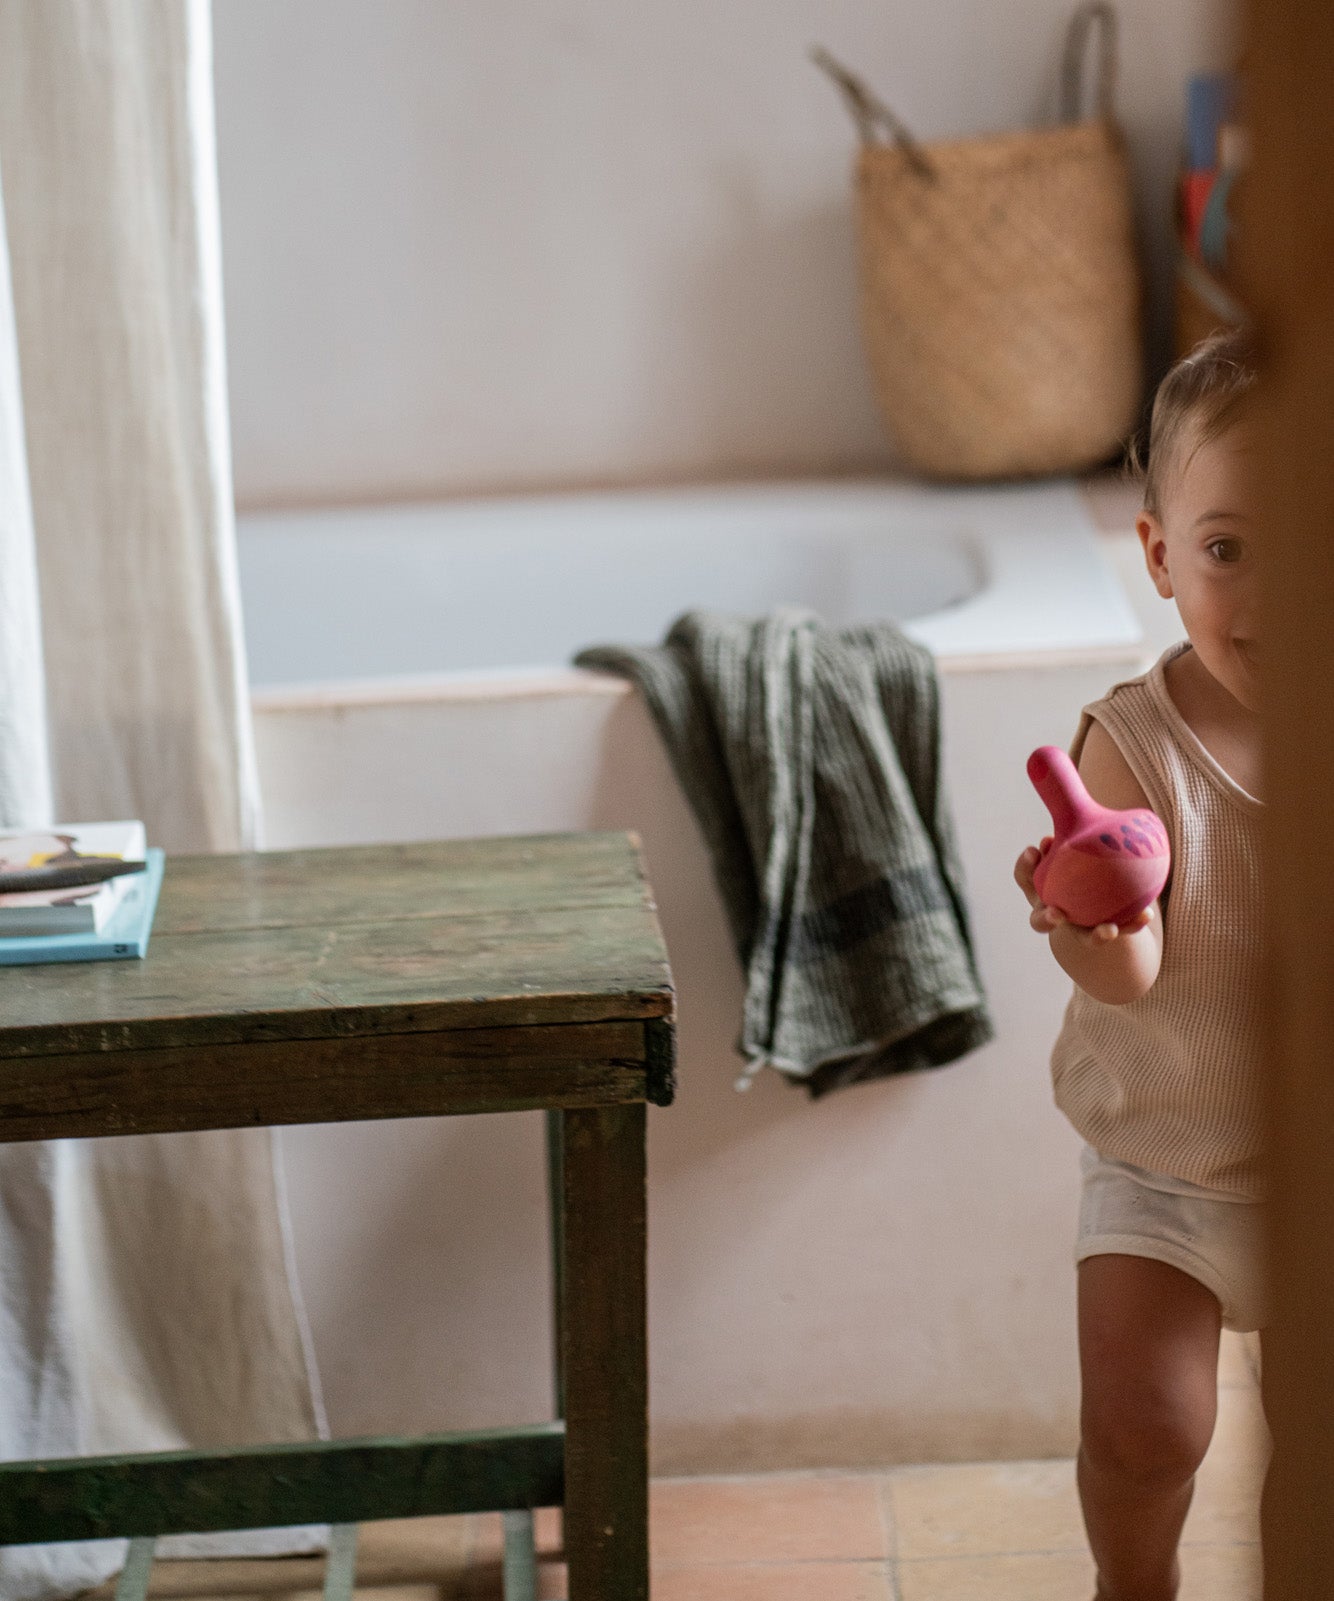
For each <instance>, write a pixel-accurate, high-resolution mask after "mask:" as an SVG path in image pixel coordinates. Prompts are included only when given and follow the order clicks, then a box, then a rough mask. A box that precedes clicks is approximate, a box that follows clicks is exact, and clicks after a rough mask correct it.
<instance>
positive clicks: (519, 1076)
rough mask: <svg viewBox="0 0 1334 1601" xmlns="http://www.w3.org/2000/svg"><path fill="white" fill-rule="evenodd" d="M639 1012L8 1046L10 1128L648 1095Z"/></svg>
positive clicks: (172, 1123) (153, 1126)
mask: <svg viewBox="0 0 1334 1601" xmlns="http://www.w3.org/2000/svg"><path fill="white" fill-rule="evenodd" d="M646 1054H647V1045H646V1042H645V1037H644V1025H643V1024H642V1023H641V1022H611V1023H584V1024H581V1023H568V1024H554V1023H548V1024H544V1025H542V1026H534V1027H529V1028H495V1029H481V1028H478V1029H455V1030H450V1031H444V1032H439V1033H422V1032H419V1033H414V1034H390V1035H383V1034H369V1035H366V1036H364V1037H357V1036H351V1037H341V1038H337V1039H317V1040H280V1041H252V1042H249V1043H242V1044H225V1045H198V1046H175V1047H172V1048H170V1049H167V1050H157V1051H90V1052H85V1053H83V1054H81V1055H73V1056H58V1057H47V1056H26V1057H22V1056H21V1057H7V1058H3V1059H0V1141H19V1140H39V1139H56V1138H78V1137H81V1136H89V1135H99V1134H164V1133H174V1132H180V1131H182V1130H185V1129H206V1128H247V1127H252V1126H256V1127H258V1126H264V1125H268V1124H290V1123H335V1122H348V1121H352V1120H355V1119H368V1118H387V1117H432V1116H448V1115H455V1114H462V1113H472V1112H520V1111H534V1110H538V1109H540V1108H543V1107H565V1106H595V1105H598V1104H600V1103H604V1102H606V1103H620V1102H626V1101H642V1100H643V1099H644V1098H645V1094H646V1076H647V1060H646Z"/></svg>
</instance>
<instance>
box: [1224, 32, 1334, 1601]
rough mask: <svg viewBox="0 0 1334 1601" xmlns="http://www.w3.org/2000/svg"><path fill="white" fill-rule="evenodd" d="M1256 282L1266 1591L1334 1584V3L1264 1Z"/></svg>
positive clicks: (1251, 234) (1285, 1599)
mask: <svg viewBox="0 0 1334 1601" xmlns="http://www.w3.org/2000/svg"><path fill="white" fill-rule="evenodd" d="M1248 4H1249V9H1248V13H1247V36H1248V37H1247V59H1246V78H1247V93H1248V95H1249V97H1250V111H1249V115H1250V121H1251V123H1252V126H1253V129H1254V134H1255V147H1256V148H1255V161H1254V166H1253V169H1252V171H1251V173H1250V175H1249V177H1248V179H1247V184H1246V193H1245V196H1244V211H1243V217H1242V229H1241V232H1242V235H1243V243H1242V248H1243V252H1244V256H1245V265H1244V269H1243V276H1244V292H1245V295H1246V299H1247V302H1248V304H1249V305H1250V307H1251V309H1252V311H1253V312H1254V314H1255V319H1256V326H1257V331H1258V335H1259V339H1260V345H1261V362H1262V367H1263V381H1262V395H1263V396H1264V413H1265V444H1264V448H1263V451H1262V453H1261V459H1260V460H1259V462H1258V463H1257V471H1258V474H1259V487H1260V490H1261V496H1262V499H1261V504H1262V505H1263V506H1264V508H1265V517H1266V524H1267V526H1266V539H1267V541H1268V545H1267V550H1268V552H1269V555H1268V557H1267V562H1266V566H1267V573H1266V581H1265V596H1264V602H1263V608H1264V614H1263V619H1262V629H1263V639H1264V648H1265V661H1264V674H1265V686H1264V715H1265V730H1266V792H1265V793H1266V801H1267V805H1266V809H1265V810H1266V835H1267V838H1266V863H1265V875H1266V886H1267V899H1268V912H1267V931H1268V951H1269V955H1268V966H1267V993H1266V1003H1267V1017H1268V1026H1267V1050H1268V1057H1267V1063H1266V1082H1267V1097H1268V1110H1269V1129H1270V1147H1269V1149H1270V1158H1271V1171H1272V1181H1273V1206H1272V1208H1271V1211H1272V1228H1271V1255H1270V1260H1271V1268H1272V1277H1273V1282H1274V1289H1275V1317H1274V1322H1273V1324H1272V1326H1271V1328H1270V1329H1269V1330H1268V1331H1267V1333H1266V1337H1265V1350H1264V1360H1265V1368H1266V1375H1265V1377H1266V1384H1265V1389H1266V1407H1267V1410H1268V1412H1269V1420H1270V1425H1271V1428H1272V1430H1273V1434H1274V1441H1275V1451H1274V1459H1273V1464H1272V1466H1271V1470H1270V1482H1269V1486H1268V1489H1267V1492H1266V1497H1265V1509H1264V1549H1265V1596H1266V1601H1329V1598H1330V1597H1334V1271H1332V1270H1331V1259H1332V1258H1334V112H1332V110H1331V96H1332V95H1334V89H1332V88H1331V86H1332V85H1334V4H1331V0H1248Z"/></svg>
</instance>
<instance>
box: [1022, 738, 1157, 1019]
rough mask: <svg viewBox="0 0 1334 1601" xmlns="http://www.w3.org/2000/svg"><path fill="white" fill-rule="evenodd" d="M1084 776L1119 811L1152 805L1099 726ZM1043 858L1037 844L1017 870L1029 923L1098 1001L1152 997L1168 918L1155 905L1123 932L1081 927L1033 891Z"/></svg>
mask: <svg viewBox="0 0 1334 1601" xmlns="http://www.w3.org/2000/svg"><path fill="white" fill-rule="evenodd" d="M1079 776H1080V777H1081V778H1082V779H1083V780H1084V784H1085V787H1086V788H1087V789H1088V792H1089V794H1090V795H1092V797H1093V798H1094V800H1096V801H1098V802H1100V803H1101V804H1102V805H1103V806H1110V807H1113V808H1115V809H1117V810H1120V809H1123V808H1124V809H1127V810H1128V809H1131V808H1134V807H1146V808H1147V807H1148V805H1149V800H1148V797H1147V796H1146V795H1145V793H1144V791H1143V790H1142V789H1141V788H1140V785H1139V783H1138V781H1137V780H1136V778H1135V775H1134V774H1133V773H1132V772H1131V771H1130V768H1129V766H1128V765H1127V763H1126V759H1125V757H1124V756H1122V754H1121V752H1120V751H1119V750H1118V749H1117V748H1116V742H1115V741H1114V740H1113V739H1112V736H1111V735H1110V734H1109V733H1108V732H1107V730H1106V729H1105V728H1103V727H1102V726H1101V725H1100V724H1098V723H1093V724H1091V726H1090V727H1089V731H1088V735H1087V737H1086V738H1085V740H1084V748H1083V750H1082V752H1081V753H1080V757H1079ZM1039 860H1040V856H1039V852H1038V851H1037V850H1036V849H1034V848H1033V847H1032V846H1031V845H1030V846H1029V848H1028V849H1027V850H1026V851H1025V852H1024V853H1023V855H1022V856H1020V858H1019V860H1018V861H1017V862H1016V863H1015V866H1014V876H1015V881H1016V883H1017V884H1018V885H1019V887H1020V889H1022V890H1023V892H1024V894H1025V896H1026V897H1027V898H1028V903H1029V906H1030V907H1031V908H1032V911H1031V912H1030V914H1029V919H1028V920H1029V923H1030V924H1031V925H1032V927H1033V928H1035V929H1036V930H1037V931H1038V933H1040V934H1050V936H1051V950H1052V955H1053V956H1055V958H1056V960H1057V961H1058V962H1059V963H1060V964H1061V966H1062V967H1063V968H1064V969H1065V971H1066V972H1067V973H1068V974H1069V975H1070V977H1071V978H1072V979H1074V981H1075V983H1076V984H1078V985H1079V987H1080V989H1082V990H1083V991H1084V992H1085V993H1086V994H1088V995H1091V996H1092V997H1093V999H1094V1000H1095V1001H1106V1002H1107V1003H1108V1004H1109V1005H1112V1006H1123V1005H1125V1003H1126V1002H1128V1001H1136V1000H1138V999H1139V998H1140V996H1141V995H1144V994H1147V992H1148V991H1149V989H1150V988H1151V987H1152V985H1153V981H1154V979H1156V978H1157V977H1158V968H1159V966H1160V964H1161V962H1162V957H1163V920H1162V917H1161V915H1160V914H1159V910H1158V903H1157V902H1156V901H1155V902H1154V903H1153V905H1152V906H1150V907H1149V908H1148V909H1147V910H1146V911H1144V912H1141V913H1140V915H1139V917H1138V918H1137V919H1136V920H1135V922H1133V923H1129V924H1127V925H1126V927H1124V928H1118V927H1117V926H1116V924H1115V923H1100V924H1099V925H1098V926H1097V928H1079V927H1077V926H1076V925H1075V924H1074V923H1071V922H1069V921H1068V920H1067V919H1066V917H1065V915H1064V914H1063V913H1061V912H1058V911H1057V910H1056V908H1055V907H1054V906H1047V905H1045V904H1044V903H1043V901H1042V900H1041V898H1040V897H1039V895H1038V893H1037V891H1036V890H1035V889H1034V888H1033V869H1034V868H1035V867H1036V866H1037V864H1038V861H1039Z"/></svg>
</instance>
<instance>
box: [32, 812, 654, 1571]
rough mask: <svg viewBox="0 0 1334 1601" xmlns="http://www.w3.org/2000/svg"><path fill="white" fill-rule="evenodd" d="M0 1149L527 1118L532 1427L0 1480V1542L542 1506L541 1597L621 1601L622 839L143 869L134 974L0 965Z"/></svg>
mask: <svg viewBox="0 0 1334 1601" xmlns="http://www.w3.org/2000/svg"><path fill="white" fill-rule="evenodd" d="M0 994H2V995H3V1004H0V1020H2V1021H0V1141H9V1140H35V1139H55V1138H63V1137H69V1136H80V1137H82V1136H89V1135H107V1134H141V1133H150V1132H167V1131H172V1130H181V1129H212V1128H241V1127H249V1126H261V1125H267V1124H280V1123H324V1122H331V1121H336V1120H346V1119H353V1118H383V1117H422V1116H431V1115H451V1114H454V1113H460V1112H497V1111H514V1112H517V1111H528V1110H533V1109H546V1110H547V1113H548V1128H549V1131H550V1133H551V1136H552V1137H551V1139H550V1142H549V1146H550V1154H551V1157H552V1164H551V1172H552V1181H553V1182H552V1198H553V1221H554V1229H553V1235H554V1243H555V1246H556V1252H555V1255H556V1269H557V1271H556V1275H555V1276H556V1284H557V1296H556V1301H557V1308H556V1325H557V1339H556V1366H557V1394H558V1396H559V1397H560V1402H561V1405H560V1408H559V1410H560V1413H561V1416H560V1417H559V1418H558V1419H557V1420H556V1421H555V1422H552V1423H549V1424H541V1425H538V1426H535V1427H527V1428H509V1429H502V1430H498V1431H495V1432H492V1433H487V1434H451V1435H434V1436H430V1437H426V1438H421V1439H411V1440H402V1439H374V1440H358V1441H325V1442H316V1443H310V1444H300V1445H271V1446H255V1447H248V1448H244V1449H235V1450H230V1451H222V1452H218V1451H206V1452H172V1453H166V1454H161V1455H154V1456H137V1457H117V1458H111V1457H103V1458H95V1459H94V1458H87V1459H73V1460H70V1461H63V1462H47V1463H40V1464H34V1463H18V1464H6V1465H4V1466H2V1467H0V1545H6V1544H9V1545H18V1544H27V1543H36V1542H39V1541H46V1540H78V1539H90V1538H98V1537H104V1536H108V1535H116V1536H130V1537H132V1544H131V1548H130V1552H131V1560H130V1563H129V1565H128V1566H127V1570H126V1573H125V1575H124V1576H123V1579H122V1586H121V1593H122V1595H129V1594H132V1593H134V1592H135V1591H137V1593H138V1594H140V1595H142V1586H143V1584H144V1583H146V1580H147V1572H148V1568H149V1565H150V1564H151V1561H152V1550H153V1539H154V1537H155V1536H158V1535H163V1534H171V1533H204V1532H208V1531H212V1530H219V1529H244V1528H260V1527H267V1526H284V1525H295V1524H304V1523H325V1522H327V1523H330V1524H333V1525H335V1526H336V1528H335V1539H334V1543H333V1546H332V1548H331V1556H330V1561H329V1565H328V1569H327V1572H328V1579H327V1583H326V1593H327V1594H329V1595H338V1594H342V1595H346V1594H348V1593H350V1589H351V1583H352V1564H353V1559H354V1552H355V1525H356V1524H357V1523H358V1522H361V1521H366V1520H370V1519H374V1518H397V1517H418V1516H426V1515H429V1514H439V1513H448V1512H478V1511H503V1512H505V1513H506V1514H507V1518H506V1535H507V1539H506V1548H507V1563H506V1568H507V1572H506V1593H507V1596H519V1595H522V1594H523V1593H524V1591H525V1589H526V1588H530V1587H531V1575H532V1543H531V1527H532V1525H531V1512H532V1508H534V1507H538V1506H563V1507H564V1509H565V1512H564V1522H565V1551H566V1557H567V1561H568V1564H569V1583H570V1597H571V1601H595V1598H596V1601H634V1598H639V1597H644V1596H646V1595H647V1593H648V1552H647V1473H648V1455H647V1395H646V1349H645V1329H644V1253H645V1195H644V1115H645V1103H646V1102H648V1101H653V1102H656V1103H658V1104H659V1105H665V1104H667V1103H668V1102H669V1101H670V1100H671V1098H672V1088H673V1082H672V1065H673V1045H674V1029H673V995H672V985H671V975H670V972H669V969H668V966H667V958H666V952H665V950H664V948H663V944H662V937H661V934H660V932H659V929H658V924H657V919H656V915H655V909H654V906H653V902H652V900H651V898H650V896H649V892H648V887H647V884H646V882H645V879H644V874H643V870H642V864H641V861H640V858H639V854H638V850H637V844H636V841H635V840H634V838H633V836H627V835H624V834H560V835H546V836H539V837H534V838H513V837H510V838H504V839H482V840H457V841H450V842H445V843H438V844H407V845H383V846H367V847H359V846H358V847H343V848H338V849H330V850H307V851H281V852H261V853H257V854H248V855H237V856H195V857H173V858H170V859H169V861H168V864H167V874H166V879H165V882H164V884H163V889H162V899H161V902H160V904H159V907H158V913H157V918H156V921H155V924H154V929H153V936H152V941H151V944H150V947H149V952H148V955H147V957H146V958H145V959H144V960H143V961H116V962H89V963H72V964H68V965H59V966H55V965H53V966H43V967H26V968H22V967H20V968H6V969H4V971H3V974H2V975H0Z"/></svg>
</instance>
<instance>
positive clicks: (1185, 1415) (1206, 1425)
mask: <svg viewBox="0 0 1334 1601" xmlns="http://www.w3.org/2000/svg"><path fill="white" fill-rule="evenodd" d="M1216 1411H1217V1408H1216V1404H1214V1403H1212V1402H1210V1403H1206V1402H1205V1401H1203V1400H1200V1401H1197V1402H1196V1403H1195V1404H1193V1405H1192V1404H1190V1403H1189V1401H1187V1400H1185V1399H1184V1398H1181V1397H1172V1398H1171V1399H1164V1400H1163V1401H1161V1402H1160V1403H1159V1404H1157V1405H1154V1406H1150V1407H1145V1408H1143V1409H1140V1410H1130V1409H1127V1408H1121V1407H1118V1408H1115V1409H1100V1408H1097V1407H1089V1406H1085V1408H1084V1413H1083V1417H1082V1423H1081V1440H1080V1450H1081V1452H1082V1454H1083V1456H1084V1458H1085V1460H1086V1461H1087V1462H1088V1463H1089V1464H1090V1465H1091V1466H1092V1467H1094V1468H1095V1469H1097V1470H1099V1471H1101V1472H1103V1473H1107V1474H1111V1475H1113V1476H1115V1477H1116V1478H1118V1479H1122V1480H1129V1481H1130V1482H1133V1483H1136V1484H1140V1485H1145V1486H1148V1485H1152V1484H1163V1485H1172V1484H1185V1483H1186V1482H1187V1480H1189V1479H1191V1478H1193V1477H1194V1475H1195V1472H1196V1470H1197V1469H1198V1468H1199V1466H1200V1463H1201V1462H1203V1460H1204V1455H1205V1452H1206V1451H1207V1450H1208V1449H1209V1441H1210V1440H1211V1439H1212V1438H1213V1432H1214V1421H1215V1416H1216Z"/></svg>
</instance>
